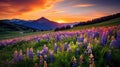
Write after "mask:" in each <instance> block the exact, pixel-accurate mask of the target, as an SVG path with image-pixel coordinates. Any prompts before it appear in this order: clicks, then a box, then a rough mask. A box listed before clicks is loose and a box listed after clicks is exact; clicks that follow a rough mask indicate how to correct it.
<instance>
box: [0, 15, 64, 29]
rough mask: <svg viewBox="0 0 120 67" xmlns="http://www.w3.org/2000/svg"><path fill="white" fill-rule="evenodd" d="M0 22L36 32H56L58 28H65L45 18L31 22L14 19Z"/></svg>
mask: <svg viewBox="0 0 120 67" xmlns="http://www.w3.org/2000/svg"><path fill="white" fill-rule="evenodd" d="M0 22H4V23H10V24H15V25H20V26H23V27H27V28H30V29H34V30H54V29H56V28H58V27H61V26H64V24H59V23H57V22H54V21H50V20H48V19H46V18H45V17H41V18H39V19H37V20H30V21H29V20H28V21H25V20H20V19H12V20H0Z"/></svg>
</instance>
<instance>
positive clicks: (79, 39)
mask: <svg viewBox="0 0 120 67" xmlns="http://www.w3.org/2000/svg"><path fill="white" fill-rule="evenodd" d="M83 40H84V37H83V36H82V34H81V35H80V37H78V38H77V41H78V42H83Z"/></svg>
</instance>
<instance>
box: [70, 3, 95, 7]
mask: <svg viewBox="0 0 120 67" xmlns="http://www.w3.org/2000/svg"><path fill="white" fill-rule="evenodd" d="M94 5H95V4H76V5H73V6H72V7H91V6H94Z"/></svg>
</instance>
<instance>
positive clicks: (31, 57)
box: [29, 48, 34, 60]
mask: <svg viewBox="0 0 120 67" xmlns="http://www.w3.org/2000/svg"><path fill="white" fill-rule="evenodd" d="M33 56H34V54H33V48H30V51H29V58H30V59H31V60H33Z"/></svg>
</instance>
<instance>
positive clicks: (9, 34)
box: [0, 31, 51, 40]
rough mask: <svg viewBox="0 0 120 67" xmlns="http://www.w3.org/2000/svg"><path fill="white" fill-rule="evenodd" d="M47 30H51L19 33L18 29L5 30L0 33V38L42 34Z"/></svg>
mask: <svg viewBox="0 0 120 67" xmlns="http://www.w3.org/2000/svg"><path fill="white" fill-rule="evenodd" d="M48 32H51V31H44V32H41V31H39V32H29V31H24V33H23V34H20V31H12V32H5V33H0V40H3V39H10V38H15V37H22V36H29V35H37V34H44V33H48Z"/></svg>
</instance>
